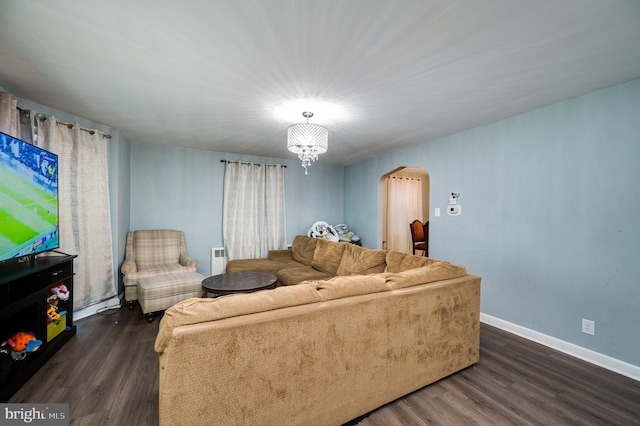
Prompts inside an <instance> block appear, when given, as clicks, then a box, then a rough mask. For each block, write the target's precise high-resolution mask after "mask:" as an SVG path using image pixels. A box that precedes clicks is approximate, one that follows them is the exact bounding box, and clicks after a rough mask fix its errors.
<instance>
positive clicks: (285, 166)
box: [220, 160, 287, 169]
mask: <svg viewBox="0 0 640 426" xmlns="http://www.w3.org/2000/svg"><path fill="white" fill-rule="evenodd" d="M220 162H221V163H237V164H247V165H249V164H253V165H254V166H259V165H260V164H266V165H267V166H271V167H275V166H282V167H284V168H285V169H286V168H287V165H286V164H269V163H253V162H250V161H237V160H220Z"/></svg>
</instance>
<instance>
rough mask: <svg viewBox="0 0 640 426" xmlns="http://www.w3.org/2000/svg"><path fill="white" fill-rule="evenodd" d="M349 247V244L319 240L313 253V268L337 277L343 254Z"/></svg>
mask: <svg viewBox="0 0 640 426" xmlns="http://www.w3.org/2000/svg"><path fill="white" fill-rule="evenodd" d="M349 245H350V244H349V243H336V242H333V241H328V240H320V239H319V240H318V242H317V243H316V249H315V250H314V251H313V259H312V260H311V266H313V267H314V268H316V269H317V270H319V271H322V272H325V273H327V274H330V275H337V274H338V267H340V261H341V260H342V254H343V253H344V249H345V248H346V247H347V246H349Z"/></svg>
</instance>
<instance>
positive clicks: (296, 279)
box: [275, 266, 333, 285]
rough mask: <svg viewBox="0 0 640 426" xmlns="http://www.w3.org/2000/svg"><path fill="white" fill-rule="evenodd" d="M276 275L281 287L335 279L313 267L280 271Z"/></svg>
mask: <svg viewBox="0 0 640 426" xmlns="http://www.w3.org/2000/svg"><path fill="white" fill-rule="evenodd" d="M275 275H276V277H278V282H279V283H280V285H294V284H300V283H301V282H303V281H306V280H326V279H327V278H331V277H333V275H331V274H327V273H326V272H322V271H318V270H317V269H314V268H312V267H311V266H299V267H297V268H285V269H280V270H279V271H277V272H275Z"/></svg>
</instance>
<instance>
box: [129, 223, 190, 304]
mask: <svg viewBox="0 0 640 426" xmlns="http://www.w3.org/2000/svg"><path fill="white" fill-rule="evenodd" d="M196 266H198V261H197V260H196V259H194V258H191V257H189V256H188V255H187V248H186V244H185V242H184V232H182V231H173V230H148V231H131V232H127V246H126V248H125V254H124V262H123V263H122V266H121V267H120V271H121V272H122V276H123V281H124V298H125V300H126V301H127V302H128V303H129V306H130V307H131V306H132V305H133V302H134V301H136V300H138V289H137V284H138V280H140V279H143V278H149V277H156V276H160V275H173V274H179V273H182V272H197V269H196Z"/></svg>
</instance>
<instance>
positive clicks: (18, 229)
mask: <svg viewBox="0 0 640 426" xmlns="http://www.w3.org/2000/svg"><path fill="white" fill-rule="evenodd" d="M58 226H59V216H58V156H57V155H56V154H54V153H52V152H49V151H46V150H44V149H42V148H39V147H37V146H34V145H31V144H29V143H27V142H24V141H21V140H19V139H16V138H14V137H12V136H9V135H6V134H4V133H0V262H3V261H7V260H9V259H16V258H24V257H25V256H30V255H34V254H37V253H41V252H44V251H48V250H53V249H56V248H58V247H59V246H60V240H59V233H58Z"/></svg>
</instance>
